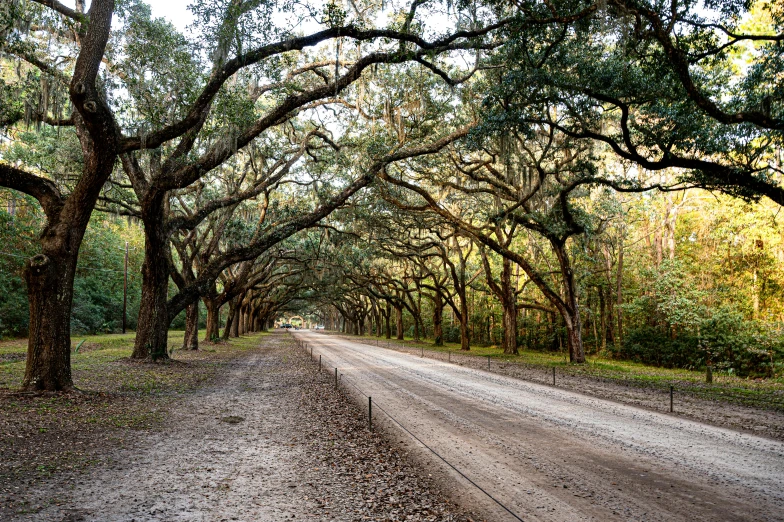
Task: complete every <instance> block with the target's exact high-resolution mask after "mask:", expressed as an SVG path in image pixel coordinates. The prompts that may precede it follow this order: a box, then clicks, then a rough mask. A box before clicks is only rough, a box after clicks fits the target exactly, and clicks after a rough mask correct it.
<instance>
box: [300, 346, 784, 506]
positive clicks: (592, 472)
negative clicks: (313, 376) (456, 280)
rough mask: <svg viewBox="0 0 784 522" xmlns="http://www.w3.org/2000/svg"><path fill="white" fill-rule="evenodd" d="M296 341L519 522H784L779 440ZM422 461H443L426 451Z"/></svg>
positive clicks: (458, 482) (396, 357)
mask: <svg viewBox="0 0 784 522" xmlns="http://www.w3.org/2000/svg"><path fill="white" fill-rule="evenodd" d="M298 336H299V338H301V339H302V340H304V341H306V342H307V343H308V344H309V345H311V346H313V347H314V352H315V354H316V356H318V355H319V354H322V355H323V357H324V363H325V365H326V366H329V367H330V368H333V367H338V368H339V369H340V370H339V371H340V373H341V374H343V376H344V377H343V378H344V380H345V381H346V382H347V383H348V382H351V383H353V384H355V385H356V386H358V387H359V388H360V389H362V390H363V391H364V393H366V394H368V395H371V396H372V397H373V401H374V403H376V404H377V405H378V406H380V407H383V408H384V409H385V410H386V411H388V412H389V413H390V414H391V415H392V416H393V417H395V418H397V419H398V420H399V421H400V422H401V423H402V424H404V425H405V426H406V427H407V428H408V429H409V430H410V431H411V432H412V433H414V435H416V436H417V437H419V438H421V439H422V440H423V441H425V442H426V443H427V444H428V445H430V446H431V447H432V448H433V449H434V450H435V451H437V452H438V453H439V454H440V455H442V456H443V458H444V459H446V460H447V461H449V462H450V463H452V464H453V465H455V466H456V467H457V468H459V469H461V470H462V471H463V472H464V473H465V474H466V475H467V476H468V477H469V478H471V479H472V480H473V481H474V482H476V483H477V484H478V485H480V486H481V487H483V488H484V489H486V490H487V491H489V492H491V493H492V494H493V495H494V496H495V497H496V498H497V499H498V500H499V501H501V502H502V503H503V504H505V505H506V506H508V507H509V508H510V509H511V511H513V512H515V513H517V514H518V515H520V517H521V518H524V519H525V520H552V521H563V520H706V521H714V520H782V519H784V514H783V513H784V511H782V509H784V444H783V443H781V442H779V441H774V440H770V439H765V438H761V437H757V436H754V435H750V434H746V433H739V432H737V431H732V430H728V429H724V428H719V427H714V426H708V425H705V424H700V423H698V422H694V421H689V420H684V419H681V418H678V417H676V416H670V415H666V414H659V413H655V412H651V411H647V410H643V409H639V408H636V407H633V406H627V405H622V404H618V403H616V402H610V401H605V400H602V399H597V398H593V397H588V396H585V395H581V394H578V393H574V392H569V391H564V390H559V389H557V388H553V387H550V386H543V385H539V384H534V383H530V382H526V381H520V380H517V379H513V378H509V377H505V376H500V375H497V374H492V373H488V372H484V371H482V370H478V369H472V368H465V367H460V366H455V365H451V364H448V363H444V362H439V361H433V360H429V359H421V358H418V357H414V356H411V355H407V354H401V353H397V352H393V351H389V350H384V349H383V348H375V347H372V346H368V345H363V344H357V343H353V342H350V341H346V340H341V339H335V338H330V337H328V336H324V335H320V334H315V333H300V334H298ZM404 436H405V437H407V435H405V434H401V437H404ZM412 447H417V446H416V444H415V443H412ZM420 456H421V458H423V459H430V460H431V462H433V465H437V466H441V467H442V468H445V466H444V465H443V464H441V463H440V462H439V461H438V459H436V458H434V457H432V455H429V452H428V451H426V450H421V455H420ZM444 476H445V477H446V480H448V481H452V482H453V483H454V484H455V488H454V492H455V494H460V495H462V497H463V498H469V496H470V498H472V499H473V502H477V503H478V504H479V505H482V506H483V510H484V511H485V512H486V513H487V516H488V519H490V520H514V518H513V517H512V516H510V515H509V514H508V513H506V512H504V511H502V510H501V509H500V508H498V506H497V505H495V504H493V503H492V502H491V501H489V500H488V499H487V498H486V497H483V495H481V494H480V493H478V492H477V491H476V490H475V489H474V488H472V487H471V486H469V485H468V484H467V483H466V482H465V480H463V479H462V478H461V477H459V476H457V474H455V473H454V472H451V471H449V470H447V471H445V472H444Z"/></svg>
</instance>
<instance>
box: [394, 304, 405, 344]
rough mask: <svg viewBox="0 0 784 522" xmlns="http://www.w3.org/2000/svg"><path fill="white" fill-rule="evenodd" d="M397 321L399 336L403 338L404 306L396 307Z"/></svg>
mask: <svg viewBox="0 0 784 522" xmlns="http://www.w3.org/2000/svg"><path fill="white" fill-rule="evenodd" d="M395 323H396V324H397V338H398V339H403V307H400V306H396V307H395Z"/></svg>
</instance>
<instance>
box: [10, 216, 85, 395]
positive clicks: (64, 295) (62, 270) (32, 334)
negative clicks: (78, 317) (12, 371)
mask: <svg viewBox="0 0 784 522" xmlns="http://www.w3.org/2000/svg"><path fill="white" fill-rule="evenodd" d="M77 233H78V232H77ZM83 235H84V231H82V233H81V236H83ZM72 242H73V243H75V247H72V250H71V253H70V255H69V254H68V253H67V252H63V251H62V250H65V249H61V251H60V252H56V251H54V249H50V248H46V246H45V247H44V252H46V253H45V254H38V255H36V256H34V257H32V258H31V259H29V260H28V261H27V265H26V267H25V280H26V281H27V295H28V299H29V303H30V329H29V338H28V341H27V365H26V367H25V376H24V380H23V381H22V388H24V389H25V390H47V391H58V390H70V389H71V388H73V379H72V377H71V306H72V302H73V283H74V274H75V269H76V261H77V256H78V252H79V245H80V243H81V238H80V240H79V241H78V242H76V241H73V240H72Z"/></svg>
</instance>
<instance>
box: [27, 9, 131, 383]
mask: <svg viewBox="0 0 784 522" xmlns="http://www.w3.org/2000/svg"><path fill="white" fill-rule="evenodd" d="M113 11H114V2H112V1H108V0H106V1H103V0H95V1H93V2H92V3H91V5H90V11H89V13H88V16H89V20H90V23H89V25H88V26H86V30H85V33H84V34H82V35H81V36H80V39H81V42H80V43H81V49H80V51H79V56H78V58H77V59H76V61H75V63H74V68H73V75H72V79H71V84H70V87H69V97H70V99H71V102H72V103H73V106H74V108H75V109H76V110H74V115H73V119H74V123H75V128H76V134H77V136H78V138H79V141H80V144H81V148H82V156H83V160H84V167H83V170H82V174H81V176H80V178H79V181H78V182H77V183H76V185H75V187H74V188H73V191H72V192H71V194H70V196H68V197H67V198H63V197H62V195H61V194H60V193H59V191H58V190H57V188H56V187H55V186H54V184H49V185H47V186H46V187H44V186H41V187H40V190H36V191H35V192H37V194H34V193H31V195H33V196H34V197H36V199H38V201H39V202H40V203H41V206H42V207H43V209H44V212H45V213H46V217H47V224H46V227H45V228H44V230H43V232H42V234H41V236H40V237H41V253H40V254H38V255H36V256H34V257H33V258H31V259H30V260H29V261H28V262H27V264H26V267H25V280H26V282H27V294H28V299H29V307H30V308H29V310H30V327H29V331H30V334H29V337H28V342H27V363H26V366H25V376H24V380H23V381H22V387H23V388H24V389H26V390H47V391H59V390H69V389H71V388H73V379H72V376H71V308H72V305H73V285H74V275H75V273H76V262H77V257H78V255H79V247H80V246H81V244H82V239H83V238H84V232H85V230H86V228H87V223H88V222H89V220H90V214H91V213H92V211H93V209H94V208H95V204H96V202H97V201H98V196H99V195H100V192H101V188H102V187H103V185H104V184H105V183H106V180H107V179H108V178H109V175H110V174H111V173H112V170H113V168H114V164H115V161H116V159H117V151H118V133H117V125H116V123H115V121H114V118H113V116H112V113H111V110H110V109H109V107H108V106H107V105H106V102H105V101H104V98H103V97H102V96H101V93H99V92H98V88H97V85H96V84H97V82H96V78H97V75H98V70H99V68H100V65H101V58H102V56H103V53H104V50H105V48H106V42H107V41H108V38H109V33H110V30H111V22H112V14H113ZM46 183H48V182H44V184H46ZM12 187H13V185H12Z"/></svg>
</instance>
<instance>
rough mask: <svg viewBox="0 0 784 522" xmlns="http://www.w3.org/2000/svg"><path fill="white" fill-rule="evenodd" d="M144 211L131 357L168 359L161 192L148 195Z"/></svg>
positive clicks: (166, 260) (166, 271) (166, 244)
mask: <svg viewBox="0 0 784 522" xmlns="http://www.w3.org/2000/svg"><path fill="white" fill-rule="evenodd" d="M142 208H143V212H144V214H143V215H142V221H143V222H144V239H145V241H144V264H143V265H142V297H141V303H140V305H139V321H138V326H137V328H136V342H135V344H134V347H133V355H131V357H133V358H134V359H146V358H151V359H152V360H157V359H167V358H168V357H169V354H168V351H167V340H168V339H167V338H168V332H169V324H170V321H169V307H168V303H167V299H168V293H169V257H168V255H167V249H168V248H169V240H168V237H167V236H166V231H165V225H164V217H163V216H164V195H163V194H155V195H150V199H149V201H147V202H146V204H145V205H142Z"/></svg>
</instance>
